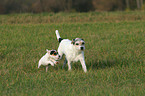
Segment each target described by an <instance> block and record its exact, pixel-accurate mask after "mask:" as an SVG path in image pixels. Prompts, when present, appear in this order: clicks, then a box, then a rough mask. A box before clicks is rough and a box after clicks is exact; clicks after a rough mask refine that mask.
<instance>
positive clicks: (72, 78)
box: [0, 12, 145, 96]
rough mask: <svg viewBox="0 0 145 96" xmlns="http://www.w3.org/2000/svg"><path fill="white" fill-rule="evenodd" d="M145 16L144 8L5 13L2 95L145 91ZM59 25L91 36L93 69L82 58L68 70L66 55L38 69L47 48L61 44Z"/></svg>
mask: <svg viewBox="0 0 145 96" xmlns="http://www.w3.org/2000/svg"><path fill="white" fill-rule="evenodd" d="M40 18H41V19H40ZM48 18H49V19H48ZM72 18H73V19H72ZM144 18H145V13H144V12H111V13H107V12H102V13H98V12H90V13H70V14H69V13H57V14H54V13H49V14H47V13H43V14H12V15H0V22H1V25H0V82H1V83H0V95H2V96H6V95H13V96H25V95H33V96H36V95H37V96H45V95H47V96H51V95H56V96H69V95H70V96H112V95H113V96H143V95H144V94H145V61H144V58H145V51H144V50H145V45H144V42H145V39H144V37H145V27H144V26H145V19H144ZM49 20H50V21H49ZM47 21H48V22H47ZM56 29H58V30H59V32H60V35H61V37H63V38H69V39H74V38H76V37H81V38H83V39H84V40H85V42H86V50H85V59H86V65H87V69H88V72H87V73H84V72H83V70H82V67H81V64H80V63H79V62H77V63H73V64H72V71H71V72H68V71H67V66H66V68H65V69H62V64H63V60H64V59H63V60H61V61H60V63H59V64H58V65H57V66H54V67H51V66H50V68H49V71H48V72H47V73H46V72H45V67H44V66H41V67H40V69H37V64H38V61H39V59H40V58H41V57H42V56H43V55H44V54H45V49H57V47H58V42H57V40H56V36H55V30H56Z"/></svg>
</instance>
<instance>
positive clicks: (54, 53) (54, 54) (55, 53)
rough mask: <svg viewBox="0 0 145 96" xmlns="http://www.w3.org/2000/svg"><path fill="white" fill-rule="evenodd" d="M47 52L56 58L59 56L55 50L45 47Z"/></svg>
mask: <svg viewBox="0 0 145 96" xmlns="http://www.w3.org/2000/svg"><path fill="white" fill-rule="evenodd" d="M46 51H47V53H48V54H49V55H50V57H51V58H53V59H55V60H58V59H59V58H60V55H59V54H58V52H57V51H56V50H48V49H46Z"/></svg>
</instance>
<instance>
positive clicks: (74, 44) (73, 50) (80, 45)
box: [55, 30, 87, 72]
mask: <svg viewBox="0 0 145 96" xmlns="http://www.w3.org/2000/svg"><path fill="white" fill-rule="evenodd" d="M55 33H56V37H57V40H58V41H59V43H60V44H59V47H58V54H59V55H60V58H62V55H63V54H65V61H64V64H63V67H64V66H65V65H66V63H67V64H68V70H71V62H77V61H80V62H81V65H82V68H83V70H84V72H87V68H86V64H85V58H84V50H85V42H84V40H83V39H81V38H76V39H72V41H71V40H69V39H62V38H61V37H60V35H59V32H58V30H56V31H55Z"/></svg>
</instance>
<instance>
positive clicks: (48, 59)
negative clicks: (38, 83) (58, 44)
mask: <svg viewBox="0 0 145 96" xmlns="http://www.w3.org/2000/svg"><path fill="white" fill-rule="evenodd" d="M59 58H60V55H58V52H57V51H56V50H48V49H46V54H45V55H44V56H43V57H42V58H41V59H40V60H39V63H38V68H39V67H40V66H41V65H44V66H46V72H47V70H48V64H50V65H51V66H54V64H55V65H56V64H58V62H57V60H58V59H59Z"/></svg>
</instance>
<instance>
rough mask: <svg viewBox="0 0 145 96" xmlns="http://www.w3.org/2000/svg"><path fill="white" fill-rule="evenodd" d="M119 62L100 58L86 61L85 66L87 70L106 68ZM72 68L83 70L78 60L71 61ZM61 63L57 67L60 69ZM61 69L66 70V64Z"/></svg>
mask: <svg viewBox="0 0 145 96" xmlns="http://www.w3.org/2000/svg"><path fill="white" fill-rule="evenodd" d="M118 63H119V61H118V60H102V61H99V60H98V61H92V62H86V67H87V69H88V70H97V69H106V68H111V67H114V66H117V65H118ZM71 65H72V70H83V69H82V65H81V63H80V62H76V63H73V62H72V64H71ZM62 66H63V64H60V65H59V68H60V69H62ZM63 70H65V71H67V70H68V66H67V64H66V66H65V67H64V68H63Z"/></svg>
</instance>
